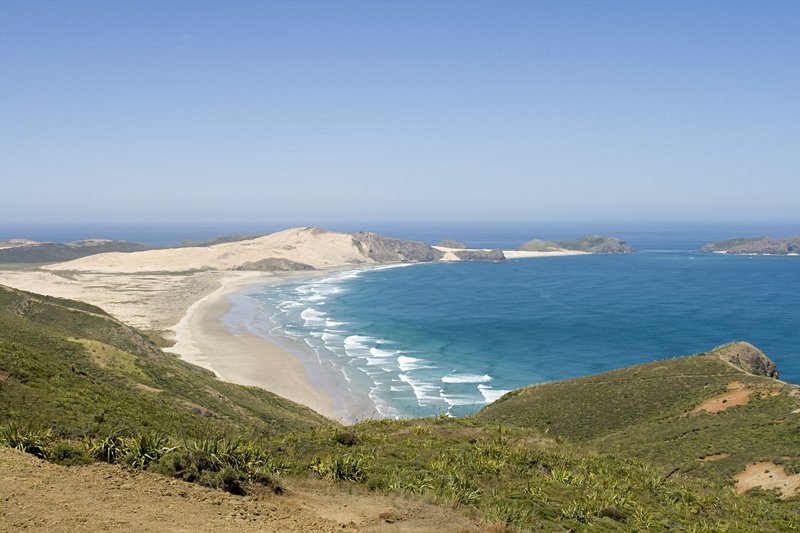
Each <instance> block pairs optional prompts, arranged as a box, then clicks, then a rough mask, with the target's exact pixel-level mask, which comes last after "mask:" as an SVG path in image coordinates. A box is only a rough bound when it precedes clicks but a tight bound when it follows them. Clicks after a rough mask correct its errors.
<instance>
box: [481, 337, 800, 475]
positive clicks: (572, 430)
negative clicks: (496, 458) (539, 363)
mask: <svg viewBox="0 0 800 533" xmlns="http://www.w3.org/2000/svg"><path fill="white" fill-rule="evenodd" d="M765 362H769V360H768V359H766V357H765V356H763V354H762V353H761V352H760V351H758V350H757V349H756V348H754V347H752V346H751V345H749V344H746V343H733V344H729V345H726V346H722V347H720V348H717V349H716V350H713V351H711V352H709V353H705V354H699V355H695V356H689V357H681V358H676V359H669V360H665V361H658V362H654V363H647V364H643V365H636V366H632V367H628V368H623V369H620V370H615V371H612V372H607V373H605V374H598V375H593V376H588V377H584V378H579V379H572V380H566V381H559V382H555V383H546V384H542V385H533V386H529V387H526V388H523V389H519V390H516V391H513V392H511V393H509V394H507V395H506V396H504V397H503V398H501V399H500V400H498V401H497V402H495V403H494V404H492V405H489V406H487V407H486V408H484V409H483V410H482V411H481V412H480V413H478V415H477V418H478V420H480V421H483V422H485V423H503V424H509V425H513V426H519V427H527V428H535V429H538V430H540V431H543V432H546V433H547V434H548V435H553V436H559V437H564V438H567V439H569V440H570V441H572V442H576V443H583V444H586V445H590V446H591V447H592V448H593V449H596V450H598V451H600V452H604V453H610V454H614V455H618V456H626V457H635V458H637V459H642V460H647V461H649V462H652V463H654V464H658V465H661V466H663V467H665V468H668V469H670V470H676V471H678V472H683V473H687V474H692V475H698V476H701V477H703V478H708V479H714V480H716V481H719V482H721V483H731V478H732V477H733V475H734V474H736V473H738V472H741V471H742V470H744V469H745V467H746V466H747V465H748V464H751V463H753V462H758V461H773V460H775V461H776V462H777V463H779V464H781V465H783V466H784V468H785V469H786V471H787V473H789V474H795V473H798V472H800V409H798V408H800V388H799V387H797V386H794V385H789V384H786V383H784V382H781V381H778V380H776V379H774V378H771V377H768V375H769V374H771V373H774V370H773V369H774V367H768V366H765ZM734 363H737V364H738V365H740V366H738V367H737V366H735V365H734ZM754 372H758V373H759V374H760V375H759V374H756V373H754ZM709 458H710V459H709Z"/></svg>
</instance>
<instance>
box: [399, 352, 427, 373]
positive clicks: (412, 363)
mask: <svg viewBox="0 0 800 533" xmlns="http://www.w3.org/2000/svg"><path fill="white" fill-rule="evenodd" d="M427 362H428V361H426V360H425V359H417V358H416V357H409V356H407V355H401V356H400V357H398V358H397V366H398V367H399V368H400V370H401V371H403V372H411V371H412V370H421V369H423V368H435V367H432V366H430V365H426V364H425V363H427Z"/></svg>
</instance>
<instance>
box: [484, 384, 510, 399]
mask: <svg viewBox="0 0 800 533" xmlns="http://www.w3.org/2000/svg"><path fill="white" fill-rule="evenodd" d="M478 390H479V391H481V394H482V395H483V399H484V400H485V401H486V403H492V402H494V401H497V400H499V399H500V398H501V397H502V396H503V395H504V394H506V393H508V392H511V391H510V390H502V389H493V388H491V387H490V386H488V385H478Z"/></svg>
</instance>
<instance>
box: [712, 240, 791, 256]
mask: <svg viewBox="0 0 800 533" xmlns="http://www.w3.org/2000/svg"><path fill="white" fill-rule="evenodd" d="M700 250H701V251H703V252H710V253H717V254H744V255H748V254H755V255H798V254H800V237H789V238H786V239H770V238H769V237H743V238H738V239H728V240H725V241H715V242H712V243H709V244H706V245H705V246H703V247H702V248H701V249H700Z"/></svg>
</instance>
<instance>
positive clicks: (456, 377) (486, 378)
mask: <svg viewBox="0 0 800 533" xmlns="http://www.w3.org/2000/svg"><path fill="white" fill-rule="evenodd" d="M442 381H443V382H444V383H488V382H490V381H492V376H490V375H489V374H484V375H482V376H479V375H477V374H450V375H447V376H443V377H442Z"/></svg>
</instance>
